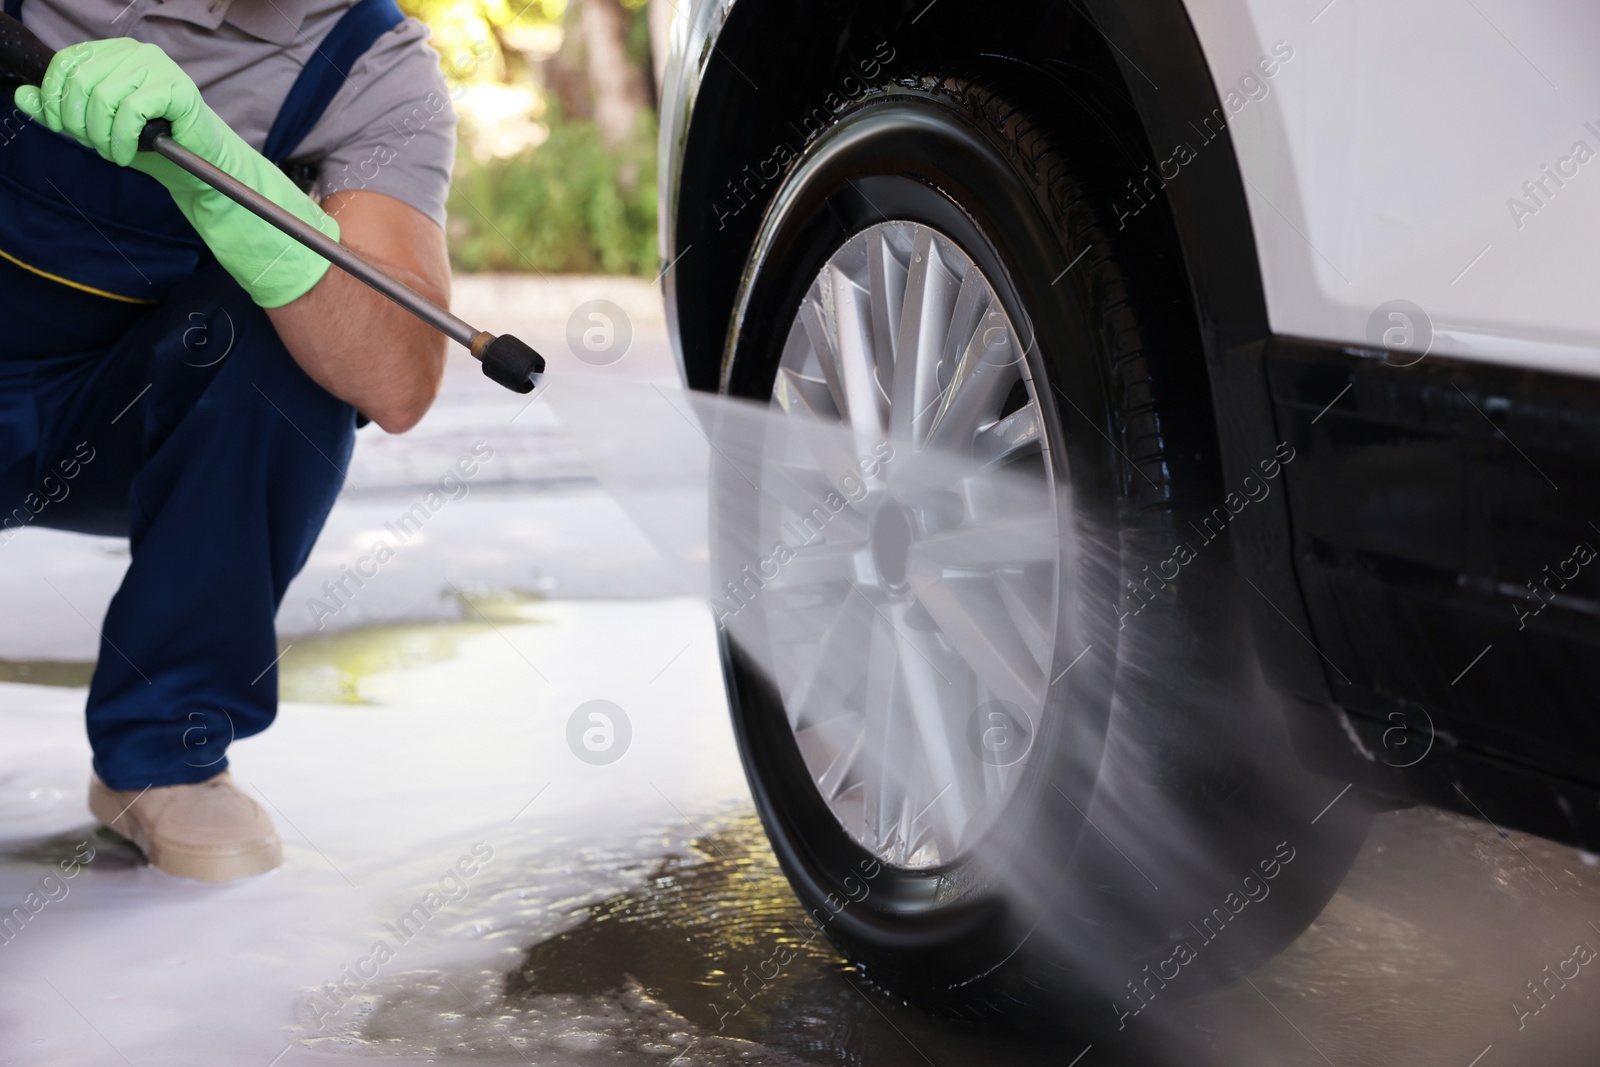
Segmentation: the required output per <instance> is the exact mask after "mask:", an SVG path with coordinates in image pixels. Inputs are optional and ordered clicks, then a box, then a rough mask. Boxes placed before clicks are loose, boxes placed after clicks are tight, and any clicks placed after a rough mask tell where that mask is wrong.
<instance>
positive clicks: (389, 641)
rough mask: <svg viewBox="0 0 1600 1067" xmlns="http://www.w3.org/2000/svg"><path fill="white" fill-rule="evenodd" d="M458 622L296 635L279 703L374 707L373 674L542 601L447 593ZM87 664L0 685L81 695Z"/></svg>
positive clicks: (527, 618)
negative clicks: (456, 608) (57, 689)
mask: <svg viewBox="0 0 1600 1067" xmlns="http://www.w3.org/2000/svg"><path fill="white" fill-rule="evenodd" d="M446 596H447V599H449V600H452V601H454V602H455V603H456V604H457V605H458V606H459V608H460V611H461V618H460V619H458V620H454V621H445V622H392V623H379V624H376V625H370V626H359V627H352V628H350V629H347V630H337V631H333V632H331V633H310V634H301V635H299V636H296V637H292V638H287V639H282V640H280V641H279V642H278V648H279V651H280V652H282V653H283V657H282V659H280V660H279V661H278V698H279V699H280V700H283V701H292V702H296V703H303V704H374V703H381V701H377V700H374V699H373V698H372V696H371V695H370V694H369V693H367V692H366V691H365V688H364V685H365V683H366V682H367V681H368V680H369V679H371V678H375V677H378V676H380V675H386V674H392V673H395V672H397V671H403V670H407V669H410V668H413V667H419V666H424V665H426V664H430V663H442V662H444V661H446V660H450V659H454V658H455V656H456V653H457V650H458V648H459V646H460V643H461V641H462V640H463V639H465V638H468V637H473V636H476V635H478V634H481V633H485V632H487V631H489V630H490V629H492V628H493V627H495V626H502V625H528V624H530V623H532V624H539V623H543V622H545V621H547V620H548V618H549V610H548V601H547V600H546V599H545V597H544V596H543V595H542V594H540V593H533V592H527V591H525V590H520V589H468V590H461V591H450V592H448V593H447V594H446ZM93 675H94V661H93V660H4V659H0V682H22V683H25V684H29V685H47V686H53V687H61V688H67V689H85V688H87V687H88V685H89V681H90V679H91V678H92V677H93Z"/></svg>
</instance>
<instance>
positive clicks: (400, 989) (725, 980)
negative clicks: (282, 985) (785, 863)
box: [297, 810, 1020, 1067]
mask: <svg viewBox="0 0 1600 1067" xmlns="http://www.w3.org/2000/svg"><path fill="white" fill-rule="evenodd" d="M656 841H657V842H659V841H660V838H659V837H656ZM680 842H681V843H678V844H675V845H674V844H672V843H670V842H669V843H667V847H666V848H664V849H662V852H664V853H665V855H662V856H661V858H659V859H656V860H652V861H648V862H646V863H641V862H640V860H639V856H640V849H641V846H645V841H644V840H643V839H640V840H637V841H635V842H634V843H633V844H632V845H630V846H628V847H626V848H622V849H617V850H612V851H607V852H595V851H588V852H583V853H581V854H580V855H579V857H577V858H576V859H577V862H573V860H574V857H572V856H571V854H570V853H569V854H568V856H567V858H566V859H565V860H561V859H558V858H555V857H552V858H551V860H550V861H548V862H547V863H546V864H544V865H536V868H535V869H532V870H523V871H520V872H518V875H517V878H516V880H515V881H514V882H513V883H510V884H506V885H502V886H501V887H499V888H498V889H495V890H491V891H490V892H489V893H488V899H487V900H483V899H481V898H480V899H479V901H478V903H477V905H476V906H475V907H472V908H470V909H465V910H467V911H470V913H471V915H472V918H471V919H469V920H464V921H462V922H460V923H458V924H456V925H455V926H454V927H453V928H451V929H450V930H449V931H448V934H447V937H448V939H449V940H451V941H454V942H456V944H455V946H454V948H453V949H451V948H450V947H448V946H445V945H442V944H436V945H435V946H434V947H435V949H436V950H438V951H440V952H443V953H445V954H450V953H452V952H453V954H454V955H455V957H456V960H457V962H456V965H455V966H450V965H444V966H439V967H435V968H431V969H413V970H409V971H403V972H399V973H394V974H391V975H383V976H380V977H379V979H378V980H376V981H370V982H364V983H361V985H360V988H359V989H357V990H354V991H353V995H351V996H350V997H348V998H347V999H346V1002H345V1003H344V1005H343V1006H342V1007H341V1008H340V1009H339V1010H338V1011H336V1012H331V1011H329V1010H328V1008H329V1007H330V1006H331V1003H332V1002H331V1001H330V1000H329V999H328V996H329V992H328V991H327V990H323V991H318V992H315V993H312V992H309V991H308V993H307V994H306V996H305V997H303V998H302V1000H301V1002H300V1004H299V1005H298V1007H297V1016H298V1017H299V1019H300V1020H301V1025H300V1026H299V1027H297V1030H298V1033H299V1037H300V1040H301V1042H302V1043H303V1044H305V1045H307V1046H310V1047H313V1048H318V1049H321V1050H324V1051H329V1052H332V1051H337V1052H340V1053H343V1054H352V1053H357V1054H362V1053H364V1054H368V1055H390V1056H396V1055H399V1056H427V1057H440V1058H450V1057H462V1058H465V1057H473V1058H483V1057H501V1056H516V1057H518V1058H519V1059H518V1062H530V1063H546V1062H556V1063H561V1064H563V1065H570V1067H588V1065H591V1064H601V1063H606V1064H635V1063H649V1064H658V1065H662V1067H666V1065H669V1064H670V1065H675V1067H689V1065H697V1067H699V1065H719V1067H720V1065H724V1064H742V1063H759V1064H763V1065H768V1064H771V1065H790V1064H792V1065H796V1067H799V1065H807V1067H860V1065H865V1064H871V1065H873V1067H879V1065H883V1067H889V1065H900V1064H923V1063H925V1062H927V1061H926V1060H925V1059H924V1058H923V1056H922V1054H921V1053H920V1052H919V1051H918V1048H917V1046H918V1045H921V1046H923V1047H926V1045H925V1041H926V1040H928V1037H927V1035H926V1033H919V1032H918V1031H919V1030H923V1031H925V1030H926V1028H927V1027H929V1026H936V1025H937V1026H940V1027H941V1028H942V1029H943V1030H944V1040H945V1041H946V1044H945V1046H944V1047H945V1048H946V1049H947V1050H948V1049H949V1048H951V1047H954V1046H959V1045H961V1044H963V1043H965V1042H966V1041H967V1040H969V1038H970V1037H971V1036H972V1035H967V1034H965V1031H964V1030H961V1029H960V1028H957V1032H951V1030H950V1028H949V1025H948V1024H935V1023H934V1022H933V1021H932V1020H926V1019H923V1018H922V1017H920V1016H916V1015H914V1014H913V1013H910V1012H909V1011H906V1010H904V1009H901V1008H900V1007H898V1006H897V1005H894V1004H891V1003H888V1002H886V1001H884V1000H883V999H882V998H880V997H877V996H876V995H875V994H873V995H871V996H872V999H869V994H868V993H867V992H866V991H865V986H864V984H863V983H862V980H861V978H860V976H859V975H857V974H855V973H854V972H852V971H851V970H850V969H849V968H848V967H847V965H846V964H845V963H844V961H843V960H842V959H840V958H839V957H838V956H837V955H836V954H835V953H834V951H833V949H832V946H831V945H829V944H828V942H827V940H826V939H825V938H824V937H823V936H822V935H821V934H820V933H817V932H815V931H814V929H813V928H811V927H808V926H807V925H806V924H805V914H804V911H803V909H802V908H801V907H800V904H799V902H798V901H797V900H796V899H795V897H794V895H793V894H792V893H791V892H790V890H789V886H788V883H787V882H786V881H785V880H784V878H783V874H782V871H781V870H780V869H779V867H778V864H777V860H776V859H775V858H774V857H773V855H772V853H771V851H770V850H769V849H768V848H767V845H766V839H765V836H764V834H763V833H762V830H761V825H760V823H759V821H758V820H757V818H756V816H755V814H754V813H753V812H750V811H748V810H743V811H741V812H739V813H737V814H731V815H727V816H724V817H722V818H720V819H718V820H716V821H714V822H713V823H712V824H711V825H710V826H708V827H702V828H699V829H698V832H697V834H696V836H694V837H693V839H692V840H683V839H680ZM657 847H658V848H659V847H660V845H659V844H658V845H657ZM658 855H659V853H658ZM621 875H626V876H627V879H626V880H628V881H632V882H634V883H635V885H634V887H633V888H628V889H624V890H622V891H620V892H604V891H602V892H603V895H598V896H597V895H596V893H595V892H594V891H593V889H592V887H593V886H595V885H597V884H600V885H604V884H605V883H606V882H607V881H609V882H611V883H612V884H616V883H617V881H619V880H621V879H619V876H621ZM586 886H587V887H591V888H590V889H589V890H588V891H587V892H586V890H585V887H586ZM508 912H511V913H512V914H511V915H510V916H508V914H507V913H508ZM508 918H509V919H510V921H509V922H508V921H507V920H508ZM539 926H544V927H545V928H546V929H550V928H555V929H556V931H557V932H555V933H553V934H549V935H547V936H544V937H542V938H540V939H539V940H537V941H536V942H535V943H533V944H532V945H531V946H527V947H523V948H513V947H512V946H511V945H503V946H501V951H500V953H499V959H500V960H501V961H503V962H502V963H500V965H499V966H485V965H483V962H484V950H485V949H486V948H488V949H491V953H490V954H491V955H493V952H492V947H493V946H494V944H495V942H496V941H497V940H500V939H502V938H507V939H518V938H522V939H525V938H526V936H527V931H528V930H529V929H530V928H537V927H539ZM472 943H475V945H476V949H475V952H476V957H477V965H474V964H473V963H468V962H466V961H465V960H463V959H461V957H462V955H463V954H464V953H465V952H468V951H473V949H472V948H470V944H472ZM522 943H523V944H526V942H525V940H524V941H523V942H522ZM891 1016H892V1017H893V1019H892V1020H891ZM908 1035H915V1040H916V1044H915V1045H913V1044H912V1043H911V1040H912V1038H911V1037H910V1036H908ZM952 1039H953V1043H952ZM988 1047H989V1048H990V1049H991V1050H992V1049H993V1047H994V1046H993V1045H990V1046H988ZM508 1062H511V1061H510V1060H508ZM1019 1062H1020V1061H1019Z"/></svg>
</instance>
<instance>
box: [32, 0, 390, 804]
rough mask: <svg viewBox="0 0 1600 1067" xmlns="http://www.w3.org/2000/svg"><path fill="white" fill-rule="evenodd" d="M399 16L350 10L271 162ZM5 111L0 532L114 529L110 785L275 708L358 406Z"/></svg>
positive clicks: (271, 147)
mask: <svg viewBox="0 0 1600 1067" xmlns="http://www.w3.org/2000/svg"><path fill="white" fill-rule="evenodd" d="M21 6H22V2H21V0H6V10H7V12H8V13H9V14H11V15H12V16H13V17H20V14H21V11H20V9H21ZM401 18H402V16H401V14H400V11H399V9H398V8H397V7H396V6H395V3H394V0H360V2H359V3H357V4H356V5H355V6H354V7H352V8H351V9H350V10H349V11H348V12H346V14H345V15H344V16H343V17H342V18H341V19H340V21H339V22H338V23H337V24H336V25H335V27H334V29H333V30H331V31H330V32H329V33H328V35H327V36H326V37H325V38H324V39H323V41H322V42H321V44H320V46H319V47H318V49H317V51H316V52H315V53H314V56H313V59H312V60H311V61H310V62H309V63H308V64H307V66H306V67H305V69H304V70H303V71H302V72H301V74H300V76H299V78H298V79H297V81H296V82H295V84H294V86H293V88H292V89H291V90H290V92H289V95H288V96H287V97H286V98H285V100H284V103H283V106H282V108H281V109H280V111H279V112H278V115H277V118H276V120H275V121H274V123H273V125H272V129H271V132H270V133H269V135H268V138H267V142H266V145H265V148H264V153H263V154H264V155H266V157H267V158H268V159H270V160H272V161H273V162H274V163H277V164H280V165H281V164H282V163H283V162H284V161H285V160H287V159H289V157H290V154H291V153H292V152H293V151H294V150H295V148H296V147H297V146H298V145H299V143H300V141H301V140H302V139H303V138H304V137H305V135H306V134H307V133H308V132H310V130H311V128H312V126H314V125H315V124H316V122H317V119H318V118H319V117H320V116H321V115H322V113H323V111H324V110H325V109H326V108H327V106H328V103H329V101H330V100H331V99H332V98H333V96H334V94H335V93H336V92H337V91H338V90H339V88H340V86H341V85H342V84H343V83H344V80H345V78H346V77H347V76H348V74H349V71H350V68H351V67H352V66H353V65H354V64H355V62H356V60H358V59H359V58H360V57H361V56H362V55H363V54H364V53H365V52H366V51H367V50H368V48H369V47H371V45H372V44H373V42H375V41H376V40H377V39H378V37H379V36H381V35H382V34H383V33H385V32H387V31H388V30H390V29H392V28H394V26H395V25H397V24H398V23H399V22H400V20H401ZM7 103H9V101H7ZM19 118H20V113H19V115H18V116H17V117H14V118H12V119H10V120H7V121H5V122H4V123H0V138H3V143H0V315H3V319H0V545H3V543H4V542H5V541H7V540H9V539H10V538H11V537H12V536H14V531H16V530H17V529H19V528H22V527H26V526H30V525H32V526H45V527H54V528H58V529H66V530H76V531H80V532H84V533H96V534H111V535H119V536H126V537H128V538H129V539H130V547H131V557H132V559H131V563H130V565H129V567H128V571H127V575H126V576H125V577H124V579H123V582H122V586H121V588H120V589H119V590H118V591H117V594H116V596H115V597H114V598H113V599H112V601H111V607H110V609H109V611H107V613H106V617H105V622H104V624H103V627H102V630H101V641H100V654H99V659H98V662H97V664H96V666H95V671H94V678H93V681H92V683H91V684H90V688H89V699H88V715H87V719H88V729H89V741H90V744H91V745H92V747H93V749H94V769H95V772H96V773H97V774H99V776H100V777H101V779H102V780H103V781H105V782H106V784H107V785H109V786H111V787H112V788H113V789H143V788H145V787H146V786H162V785H174V784H179V783H184V782H198V781H203V780H205V779H207V778H210V777H212V776H214V775H216V774H219V773H220V772H221V771H222V770H223V769H224V768H226V766H227V761H226V758H225V757H224V752H225V751H226V748H227V745H228V743H229V742H231V741H232V740H233V739H235V738H239V737H248V736H249V735H251V734H255V733H259V732H261V731H262V730H264V729H266V728H267V726H268V725H270V724H271V722H272V719H273V716H274V715H275V714H276V712H277V690H278V686H277V668H276V662H277V658H278V649H277V638H276V634H275V631H274V627H273V620H274V617H275V616H276V614H277V610H278V605H279V603H280V602H281V601H282V599H283V595H284V592H285V590H286V589H287V588H288V585H289V582H290V580H291V579H293V578H294V576H295V575H296V574H297V573H299V571H300V568H301V567H302V566H303V565H304V564H305V561H306V557H307V555H308V554H309V553H310V551H311V546H312V544H313V543H314V542H315V541H316V539H317V535H318V533H319V532H320V531H321V529H322V524H323V522H324V521H326V519H327V516H328V512H329V509H331V508H332V506H333V501H334V497H335V496H337V495H338V492H339V489H340V486H341V485H342V484H343V481H344V473H345V467H346V465H347V463H348V462H349V459H350V452H351V448H352V446H353V444H354V438H355V428H356V413H355V411H354V410H353V409H352V408H351V407H350V406H349V405H348V404H345V403H343V402H342V401H340V400H337V399H335V398H334V397H333V396H332V394H330V393H328V392H327V391H326V390H324V389H323V388H322V387H321V386H319V385H317V384H316V383H315V382H313V381H312V380H311V379H310V378H309V377H307V376H306V374H305V372H304V371H302V370H301V369H300V367H299V366H298V365H297V364H296V363H295V361H294V360H293V358H291V357H290V355H289V353H288V351H287V350H286V349H285V348H284V346H283V343H282V342H281V341H280V340H279V339H278V335H277V333H276V332H275V331H274V330H273V327H272V324H271V322H270V321H269V320H268V319H267V316H266V313H265V312H264V311H262V310H261V309H260V308H258V307H256V306H255V304H254V303H252V302H251V300H250V298H249V297H248V296H247V295H246V294H245V292H244V290H243V289H241V288H240V287H239V285H238V283H236V282H235V281H233V279H232V278H230V277H229V276H228V274H227V273H226V272H225V271H223V270H222V268H221V267H219V266H218V265H217V263H216V261H215V260H214V259H212V258H211V257H210V255H209V254H208V252H207V250H206V247H205V245H204V244H203V243H202V242H201V240H200V238H199V236H198V235H197V234H196V233H195V231H194V230H193V228H191V227H190V225H189V224H188V222H187V221H186V220H185V219H184V218H183V216H182V215H181V214H180V213H179V212H178V210H177V208H176V206H174V204H173V202H172V198H171V197H170V196H169V195H168V193H167V191H166V189H165V188H163V187H162V186H161V185H160V184H159V183H157V182H156V181H155V180H154V179H153V178H150V177H148V176H147V175H145V174H142V173H139V172H137V171H134V170H129V169H125V168H121V167H117V166H115V165H114V164H112V163H109V162H106V161H105V160H103V159H101V158H100V156H98V155H97V154H96V153H94V152H92V151H90V150H89V149H86V148H84V147H82V146H81V145H79V144H78V143H77V142H76V141H73V140H71V139H69V138H66V137H62V136H60V135H57V134H54V133H51V132H50V131H49V130H46V129H45V128H44V127H42V126H38V125H34V124H33V123H31V122H22V121H19ZM4 559H5V556H4V551H3V548H0V565H3V564H4ZM41 580H42V579H41ZM60 609H61V611H62V612H64V613H71V612H73V611H74V610H75V609H74V608H73V607H72V606H71V605H70V604H67V603H63V604H61V606H60Z"/></svg>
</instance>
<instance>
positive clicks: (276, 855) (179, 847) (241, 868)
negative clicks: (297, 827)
mask: <svg viewBox="0 0 1600 1067" xmlns="http://www.w3.org/2000/svg"><path fill="white" fill-rule="evenodd" d="M89 810H90V811H91V812H93V813H94V817H95V818H97V819H99V820H100V821H101V822H103V823H105V824H106V825H107V826H109V827H110V828H111V829H112V830H114V831H116V832H117V833H119V834H121V835H122V836H123V837H126V838H127V839H128V840H130V841H132V842H133V843H134V844H136V845H138V846H139V848H140V849H141V850H143V852H144V854H145V858H147V859H148V860H149V861H150V862H151V863H152V864H154V865H155V866H157V867H159V868H161V869H162V870H163V871H166V872H167V873H168V874H177V875H182V876H183V877H185V878H198V879H199V880H200V881H202V882H226V881H228V880H230V879H233V878H243V877H245V876H246V875H250V874H260V873H261V872H262V871H270V870H272V869H273V868H274V867H276V866H278V864H280V863H282V862H283V845H282V843H281V842H279V840H278V834H277V831H276V830H274V829H273V828H272V820H271V819H269V818H268V817H267V813H266V812H265V811H263V810H262V808H261V805H259V804H257V803H256V802H255V801H254V800H251V799H250V798H249V797H247V796H245V794H244V793H243V792H241V791H240V789H239V787H238V786H236V785H234V784H233V777H232V776H231V775H230V774H229V773H228V772H227V771H223V772H222V773H221V774H219V775H217V776H216V777H215V778H212V779H209V780H208V781H204V782H198V783H196V784H194V785H164V786H160V787H158V788H153V789H146V790H144V791H142V792H141V791H137V790H130V791H127V792H118V791H117V790H115V789H112V788H111V787H109V786H107V785H106V784H105V783H104V782H102V781H101V780H100V776H99V775H94V776H93V777H91V778H90V780H89Z"/></svg>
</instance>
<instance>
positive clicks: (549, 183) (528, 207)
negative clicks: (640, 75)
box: [449, 118, 658, 277]
mask: <svg viewBox="0 0 1600 1067" xmlns="http://www.w3.org/2000/svg"><path fill="white" fill-rule="evenodd" d="M655 133H656V131H655V122H654V119H653V118H647V119H646V120H645V121H642V122H641V123H640V129H639V132H638V134H637V136H635V137H634V138H633V139H632V140H631V141H629V142H628V143H627V144H626V145H623V146H620V147H618V148H615V149H612V148H608V147H607V146H606V145H604V144H603V143H602V142H601V140H600V135H599V133H598V132H597V131H596V129H595V126H594V123H593V122H589V121H581V122H577V121H574V122H568V121H562V120H560V119H559V118H554V120H553V121H552V122H551V128H550V138H549V140H547V141H545V142H544V143H543V144H542V145H540V146H539V147H537V148H534V149H530V150H528V151H527V152H524V153H522V154H521V155H517V156H512V157H510V158H507V159H494V160H490V161H489V162H487V163H483V162H479V161H477V160H476V159H474V158H473V157H472V156H471V155H470V154H469V153H467V152H466V151H463V152H462V153H461V155H460V157H459V158H458V159H457V162H456V173H455V181H454V184H453V186H452V188H451V192H450V208H449V210H450V231H449V232H450V256H451V260H452V262H453V264H454V266H455V268H456V269H457V270H460V271H542V272H548V273H552V274H554V273H571V274H579V273H582V274H640V275H644V276H646V277H650V276H653V275H654V274H655V273H656V270H657V268H658V264H657V255H656V137H655Z"/></svg>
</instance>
